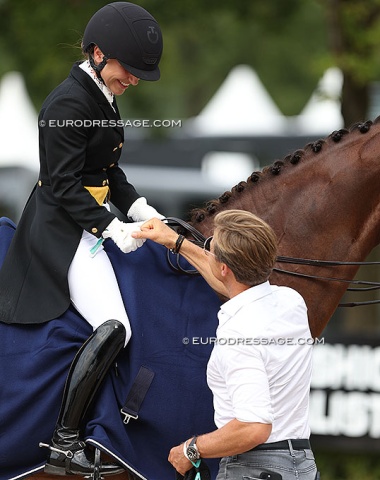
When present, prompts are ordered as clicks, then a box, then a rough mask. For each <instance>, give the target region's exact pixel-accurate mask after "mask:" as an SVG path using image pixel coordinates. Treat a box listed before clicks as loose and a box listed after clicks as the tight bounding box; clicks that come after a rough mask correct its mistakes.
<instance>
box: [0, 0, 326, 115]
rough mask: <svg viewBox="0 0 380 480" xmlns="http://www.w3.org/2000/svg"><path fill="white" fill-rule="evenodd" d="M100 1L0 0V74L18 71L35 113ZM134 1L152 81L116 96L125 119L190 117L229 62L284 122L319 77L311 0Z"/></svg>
mask: <svg viewBox="0 0 380 480" xmlns="http://www.w3.org/2000/svg"><path fill="white" fill-rule="evenodd" d="M105 3H106V2H104V1H99V0H92V1H91V2H90V1H88V0H49V1H47V0H45V1H41V0H18V1H17V2H14V1H11V0H2V3H0V31H1V32H2V34H1V39H0V53H1V54H2V59H3V61H2V63H1V65H0V74H1V73H4V72H5V71H6V70H8V69H17V70H19V71H21V72H22V73H23V74H24V76H25V78H26V82H27V86H28V89H29V93H30V95H31V96H32V99H33V101H34V104H35V106H36V108H37V109H39V107H40V106H41V103H42V101H43V99H44V98H45V96H46V95H47V94H48V93H49V92H50V91H51V90H52V89H53V88H54V87H55V86H56V85H57V84H58V83H59V82H60V81H62V80H63V79H64V78H65V77H66V75H67V73H68V71H69V69H70V66H71V64H72V62H74V61H75V60H78V59H79V58H81V53H80V48H79V46H80V39H81V36H82V34H83V31H84V28H85V25H86V23H87V21H88V20H89V18H90V16H91V15H92V14H93V13H94V12H95V11H96V10H97V9H98V8H100V7H101V6H103V5H104V4H105ZM141 3H143V6H144V7H145V8H147V9H148V10H149V11H150V12H152V14H153V15H154V16H155V17H156V18H157V19H158V21H159V23H160V25H161V27H162V29H163V32H164V55H163V59H162V63H161V71H162V78H161V80H160V82H159V83H156V82H153V83H150V82H140V85H139V87H138V88H137V89H131V90H129V91H128V93H127V94H126V95H123V97H121V98H120V100H119V105H120V107H121V112H122V114H123V116H125V117H131V118H133V117H139V118H149V117H150V118H187V117H189V116H194V115H196V114H198V113H199V111H200V110H201V109H202V108H203V106H204V105H205V104H206V103H207V102H208V100H209V99H210V97H211V96H212V95H213V93H214V92H215V91H216V90H217V88H218V87H219V85H220V84H221V83H222V81H223V80H224V78H225V76H226V75H227V74H228V72H229V71H230V69H231V68H232V67H233V66H235V65H236V64H239V63H245V64H248V65H251V66H252V67H253V68H255V69H256V71H257V72H258V74H259V76H260V77H261V79H262V81H263V83H264V84H265V85H266V86H267V88H268V89H269V92H270V93H271V95H272V96H273V98H274V99H275V101H276V102H277V104H278V105H279V107H280V109H281V110H282V111H283V113H284V114H287V115H293V114H297V113H299V111H300V110H301V109H302V107H303V105H304V104H305V102H306V101H307V99H308V97H309V96H310V94H311V92H312V91H313V89H314V87H315V85H316V83H317V81H318V78H319V77H320V75H321V74H322V72H323V68H324V65H323V64H322V63H321V61H320V60H321V58H322V56H323V55H324V54H325V52H326V35H325V33H324V28H323V17H322V9H321V7H320V5H319V4H318V3H317V0H288V1H287V2H283V1H282V0H276V1H269V2H252V1H249V0H244V1H239V2H230V1H228V0H220V1H218V2H217V1H215V0H210V1H208V2H201V1H200V0H187V1H186V2H178V1H174V0H165V1H162V0H160V1H158V0H146V1H144V2H141ZM310 32H312V34H310ZM310 52H313V54H312V55H311V54H310Z"/></svg>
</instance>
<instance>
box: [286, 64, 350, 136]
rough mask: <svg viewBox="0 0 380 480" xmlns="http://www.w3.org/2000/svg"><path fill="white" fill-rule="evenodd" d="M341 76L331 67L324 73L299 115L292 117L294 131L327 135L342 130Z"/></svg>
mask: <svg viewBox="0 0 380 480" xmlns="http://www.w3.org/2000/svg"><path fill="white" fill-rule="evenodd" d="M342 85H343V74H342V72H341V70H340V69H339V68H336V67H333V68H329V69H328V70H326V71H325V73H324V75H323V77H322V78H321V79H320V81H319V83H318V86H317V88H316V90H315V91H314V92H313V94H312V96H311V97H310V100H309V101H308V103H307V104H306V105H305V107H304V109H303V110H302V112H301V113H300V115H298V116H296V117H294V119H293V120H294V127H293V128H294V130H295V133H298V134H304V135H309V134H312V135H314V134H316V135H328V134H330V133H331V132H333V131H334V130H339V129H340V128H343V126H344V122H343V117H342V113H341V100H340V99H341V93H342Z"/></svg>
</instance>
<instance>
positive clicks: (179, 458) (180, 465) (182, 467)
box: [168, 444, 193, 475]
mask: <svg viewBox="0 0 380 480" xmlns="http://www.w3.org/2000/svg"><path fill="white" fill-rule="evenodd" d="M168 460H169V462H170V463H171V464H172V465H173V467H174V468H175V469H176V470H177V472H178V473H180V474H181V475H185V473H186V472H187V471H188V470H190V468H192V466H193V465H192V463H191V462H190V460H188V459H187V458H186V457H185V455H184V454H183V444H182V445H178V446H177V447H173V448H172V449H171V450H170V453H169V458H168Z"/></svg>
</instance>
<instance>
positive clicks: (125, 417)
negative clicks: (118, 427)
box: [120, 409, 139, 425]
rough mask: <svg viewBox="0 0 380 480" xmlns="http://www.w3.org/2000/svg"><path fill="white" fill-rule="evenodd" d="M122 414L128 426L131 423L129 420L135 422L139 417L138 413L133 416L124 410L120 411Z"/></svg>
mask: <svg viewBox="0 0 380 480" xmlns="http://www.w3.org/2000/svg"><path fill="white" fill-rule="evenodd" d="M120 413H121V414H122V415H124V419H123V423H124V424H125V425H127V424H128V423H129V420H130V419H131V418H132V419H133V420H137V419H138V418H139V416H138V415H137V413H136V414H135V415H132V414H131V413H127V412H125V411H124V410H123V409H121V410H120Z"/></svg>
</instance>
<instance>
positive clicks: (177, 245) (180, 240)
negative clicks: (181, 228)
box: [170, 235, 185, 253]
mask: <svg viewBox="0 0 380 480" xmlns="http://www.w3.org/2000/svg"><path fill="white" fill-rule="evenodd" d="M184 240H185V237H184V236H183V235H178V238H177V241H176V242H175V245H174V247H173V248H171V249H170V251H171V252H172V253H179V251H180V249H181V247H182V244H183V241H184Z"/></svg>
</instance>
